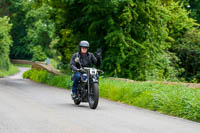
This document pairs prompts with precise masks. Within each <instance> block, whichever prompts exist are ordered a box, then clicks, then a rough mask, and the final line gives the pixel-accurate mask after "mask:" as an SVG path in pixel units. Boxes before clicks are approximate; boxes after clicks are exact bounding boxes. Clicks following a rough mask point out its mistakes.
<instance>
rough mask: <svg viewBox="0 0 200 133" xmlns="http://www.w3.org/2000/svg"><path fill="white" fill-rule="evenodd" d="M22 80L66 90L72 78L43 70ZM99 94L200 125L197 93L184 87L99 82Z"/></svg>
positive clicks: (28, 73)
mask: <svg viewBox="0 0 200 133" xmlns="http://www.w3.org/2000/svg"><path fill="white" fill-rule="evenodd" d="M23 77H24V78H30V79H32V80H34V81H37V82H41V83H45V84H48V85H53V86H57V87H62V88H67V89H70V88H71V86H72V81H71V79H70V78H71V76H68V75H60V76H56V75H53V74H50V73H48V72H46V71H44V70H42V71H37V70H29V71H27V72H25V73H24V76H23ZM99 94H100V96H101V97H103V98H106V99H110V100H113V101H118V102H122V103H125V104H129V105H133V106H137V107H141V108H146V109H149V110H153V111H158V112H161V113H164V114H168V115H172V116H177V117H181V118H184V119H189V120H193V121H197V122H200V89H192V88H187V87H185V86H184V85H170V84H169V85H166V84H162V83H155V82H143V83H138V82H126V81H119V80H113V79H108V78H101V79H100V82H99Z"/></svg>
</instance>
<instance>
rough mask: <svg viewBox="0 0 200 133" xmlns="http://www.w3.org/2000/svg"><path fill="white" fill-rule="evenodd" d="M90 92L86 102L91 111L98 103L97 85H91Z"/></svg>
mask: <svg viewBox="0 0 200 133" xmlns="http://www.w3.org/2000/svg"><path fill="white" fill-rule="evenodd" d="M90 90H91V92H90V93H89V94H88V101H89V105H90V108H91V109H96V108H97V105H98V102H99V85H98V83H93V85H92V86H91V89H90Z"/></svg>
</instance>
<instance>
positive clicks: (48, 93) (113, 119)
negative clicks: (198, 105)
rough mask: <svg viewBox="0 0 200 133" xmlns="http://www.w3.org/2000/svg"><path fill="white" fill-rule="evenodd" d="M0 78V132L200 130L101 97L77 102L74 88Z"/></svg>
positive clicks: (182, 132)
mask: <svg viewBox="0 0 200 133" xmlns="http://www.w3.org/2000/svg"><path fill="white" fill-rule="evenodd" d="M25 70H27V68H20V73H18V74H17V75H15V76H11V77H7V78H3V79H0V133H200V124H199V123H196V122H192V121H188V120H184V119H180V118H176V117H171V116H167V115H163V114H160V113H158V112H153V111H148V110H144V109H140V108H137V107H132V106H128V105H124V104H121V103H116V102H112V101H108V100H104V99H100V102H99V106H98V108H97V109H96V110H91V109H90V108H89V106H88V104H87V103H81V105H80V106H76V105H74V104H73V101H72V100H71V97H70V93H71V92H70V91H68V90H65V89H60V88H55V87H50V86H47V85H43V84H38V83H35V82H32V81H30V80H27V79H22V77H21V75H22V73H23V72H24V71H25Z"/></svg>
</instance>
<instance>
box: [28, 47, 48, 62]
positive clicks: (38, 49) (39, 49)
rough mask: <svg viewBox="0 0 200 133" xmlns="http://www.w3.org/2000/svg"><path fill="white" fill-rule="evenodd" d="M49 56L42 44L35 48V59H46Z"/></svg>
mask: <svg viewBox="0 0 200 133" xmlns="http://www.w3.org/2000/svg"><path fill="white" fill-rule="evenodd" d="M46 58H47V56H46V54H45V53H44V51H43V49H42V47H41V46H40V45H38V46H35V47H34V48H33V59H32V60H33V61H44V60H45V59H46Z"/></svg>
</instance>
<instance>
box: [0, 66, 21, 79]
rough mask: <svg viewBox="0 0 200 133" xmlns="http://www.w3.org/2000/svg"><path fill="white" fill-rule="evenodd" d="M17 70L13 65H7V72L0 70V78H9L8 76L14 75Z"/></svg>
mask: <svg viewBox="0 0 200 133" xmlns="http://www.w3.org/2000/svg"><path fill="white" fill-rule="evenodd" d="M18 71H19V70H18V68H17V67H15V66H14V65H12V64H10V65H9V70H8V71H7V70H0V78H1V77H5V76H9V75H13V74H15V73H17V72H18Z"/></svg>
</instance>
